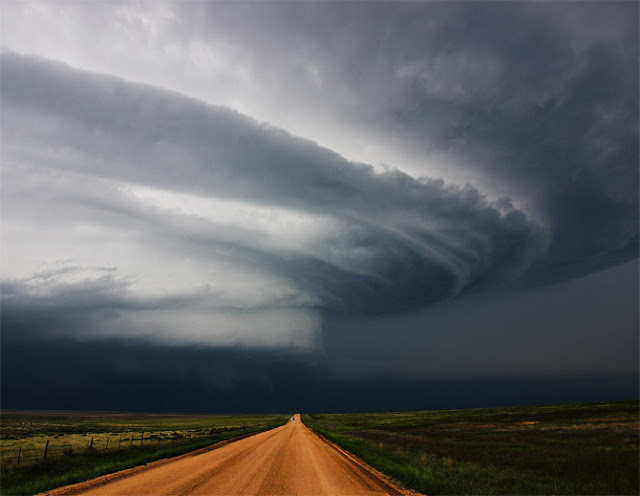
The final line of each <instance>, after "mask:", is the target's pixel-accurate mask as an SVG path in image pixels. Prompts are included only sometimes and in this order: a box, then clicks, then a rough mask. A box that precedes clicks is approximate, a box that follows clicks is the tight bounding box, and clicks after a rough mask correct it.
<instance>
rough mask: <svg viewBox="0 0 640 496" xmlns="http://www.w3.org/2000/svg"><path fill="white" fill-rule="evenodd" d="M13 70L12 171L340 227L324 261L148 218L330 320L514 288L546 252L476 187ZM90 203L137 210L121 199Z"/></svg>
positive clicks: (128, 92) (8, 133) (528, 226)
mask: <svg viewBox="0 0 640 496" xmlns="http://www.w3.org/2000/svg"><path fill="white" fill-rule="evenodd" d="M2 69H3V70H2V96H3V103H4V109H3V113H4V116H5V119H9V120H10V121H11V122H12V124H13V125H12V126H3V129H2V133H3V141H4V143H5V147H4V149H3V152H4V154H5V156H6V157H8V158H9V159H10V160H13V161H17V162H24V163H39V162H43V161H44V162H45V163H49V164H51V166H52V167H54V168H55V169H58V170H60V171H61V172H62V173H70V172H74V173H79V174H88V175H97V176H101V177H107V178H110V179H114V180H118V181H124V182H126V183H133V184H143V185H152V186H155V187H160V188H164V189H168V190H173V191H178V192H182V193H184V192H188V193H195V194H198V195H203V196H212V197H217V198H227V199H233V200H242V201H249V202H253V203H257V204H266V205H271V206H273V205H275V206H277V207H281V208H286V209H291V210H293V211H294V212H305V213H309V214H315V215H323V216H328V217H329V218H331V219H332V222H334V223H335V224H336V225H338V226H339V229H337V230H336V231H335V233H334V234H329V235H328V236H325V237H324V239H320V240H319V241H318V242H317V243H316V244H315V249H316V250H317V251H318V252H319V253H318V254H317V255H316V256H309V255H308V254H305V253H295V252H293V253H292V252H290V251H285V252H284V253H282V252H278V251H275V250H267V249H263V250H260V249H259V248H257V247H255V246H253V245H252V244H251V242H252V240H251V239H249V240H247V239H242V237H241V236H239V235H238V234H237V233H235V234H231V235H230V236H231V239H227V238H225V237H224V236H222V233H221V232H220V231H219V230H217V229H216V230H215V231H209V232H207V233H206V234H202V233H197V232H189V231H188V229H187V232H186V233H185V229H181V228H179V227H178V226H177V225H175V226H173V225H170V224H169V223H168V222H167V220H166V219H151V218H150V217H149V215H148V214H147V216H146V217H147V218H146V219H138V220H141V221H142V224H143V225H145V224H146V225H151V226H154V227H153V229H155V226H156V225H158V224H160V225H162V224H163V223H164V224H165V225H166V226H167V229H165V234H166V235H167V236H168V237H169V238H172V239H175V240H177V241H178V242H180V243H182V244H181V246H183V247H186V246H187V245H188V244H190V245H191V249H190V250H189V251H190V252H192V253H196V252H197V250H196V249H195V248H194V247H197V246H198V245H202V246H204V247H208V248H213V249H215V247H216V246H218V245H220V244H223V245H227V246H230V251H232V252H234V254H235V255H234V256H235V257H237V258H239V259H242V260H246V261H248V262H249V263H253V264H255V265H257V266H261V267H262V268H263V269H265V270H268V271H273V272H275V273H277V274H279V275H282V276H284V277H286V278H288V279H290V280H292V281H294V282H295V284H296V285H298V286H300V287H302V288H303V289H304V290H305V291H307V292H310V293H312V294H314V295H316V296H317V297H319V303H317V305H319V306H320V307H321V308H324V309H330V310H333V311H347V312H352V311H355V312H364V313H365V314H367V313H371V312H376V313H377V312H386V311H397V310H403V309H407V308H412V307H418V306H420V305H424V304H428V303H430V302H434V301H437V300H440V299H442V298H446V297H449V296H453V295H455V294H458V293H460V292H461V291H463V290H464V289H465V288H467V287H472V286H478V285H480V286H482V285H485V284H489V285H491V284H495V283H499V282H501V281H504V280H509V279H512V278H513V277H514V276H517V275H518V274H519V273H521V272H522V271H523V270H525V269H526V268H527V267H528V266H529V265H530V264H531V262H532V261H533V260H534V259H535V258H536V257H539V256H540V255H541V253H542V252H543V250H544V247H545V242H546V239H545V232H544V230H543V229H542V228H541V227H539V226H538V225H537V224H536V223H535V222H533V221H531V220H530V219H529V218H527V216H526V215H525V214H523V213H522V212H521V211H518V210H516V209H514V208H512V207H510V206H509V205H504V204H503V205H500V206H498V205H492V204H489V203H488V202H486V201H485V199H484V198H483V197H482V195H481V194H480V193H479V192H478V191H477V190H476V189H474V188H473V187H471V186H468V185H467V186H465V187H463V188H459V187H455V186H449V185H445V183H444V182H443V181H441V180H434V179H428V178H423V179H420V180H416V179H413V178H412V177H410V176H408V175H406V174H404V173H402V172H400V171H398V170H391V171H388V172H385V173H376V172H374V171H373V169H372V168H371V167H369V166H366V165H362V164H354V163H350V162H348V161H346V160H344V159H343V158H341V157H340V156H339V155H337V154H335V153H333V152H331V151H329V150H327V149H324V148H320V147H319V146H317V145H316V144H314V143H312V142H309V141H306V140H302V139H298V138H295V137H293V136H291V135H289V134H287V133H285V132H283V131H280V130H277V129H274V128H270V127H269V126H266V125H262V124H258V123H256V122H255V121H252V120H250V119H248V118H246V117H243V116H241V115H239V114H238V113H236V112H233V111H231V110H229V109H225V108H221V107H213V106H206V105H203V104H202V103H199V102H197V101H194V100H189V99H186V98H184V97H181V96H178V95H173V94H170V93H167V92H164V91H161V90H158V89H154V88H149V87H142V86H136V85H131V84H127V83H124V82H122V81H118V80H114V79H111V78H108V77H104V76H98V75H92V74H86V73H82V72H78V71H72V70H70V69H68V68H66V67H64V66H62V65H60V64H54V63H50V62H44V61H38V60H35V59H30V58H25V57H20V56H17V55H4V56H3V59H2ZM75 195H76V196H77V194H75ZM67 196H68V195H67ZM81 201H82V202H83V203H93V202H95V201H102V202H105V203H106V208H111V209H116V208H124V209H125V213H126V209H127V208H128V207H127V206H126V205H122V204H120V203H118V204H115V203H114V199H113V197H107V198H100V199H98V200H93V201H92V200H91V199H90V198H84V199H82V198H81ZM131 213H133V214H134V215H138V214H139V212H136V211H135V210H134V209H132V210H131ZM125 222H127V221H125ZM128 223H131V222H128ZM132 227H133V226H132ZM143 229H149V228H148V227H143ZM183 238H186V239H183ZM201 255H202V256H205V257H206V254H201Z"/></svg>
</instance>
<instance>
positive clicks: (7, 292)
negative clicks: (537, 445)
mask: <svg viewBox="0 0 640 496" xmlns="http://www.w3.org/2000/svg"><path fill="white" fill-rule="evenodd" d="M1 14H2V26H1V28H2V29H1V31H2V34H1V50H2V54H1V59H0V60H1V62H0V84H1V86H0V103H1V107H0V108H1V123H0V136H1V142H0V144H1V148H0V158H1V163H2V175H1V208H2V209H1V220H2V223H1V249H2V251H1V257H2V258H1V272H0V276H1V278H2V287H1V289H2V292H1V304H2V406H3V407H4V408H80V409H82V408H97V409H128V410H134V409H143V410H145V409H146V410H149V409H163V410H173V411H178V410H202V411H205V410H206V411H232V410H252V411H267V410H270V411H273V410H281V411H283V410H288V409H291V410H305V409H307V410H309V409H311V410H316V411H317V410H327V411H329V410H331V411H340V410H366V409H382V410H385V409H387V410H390V409H401V408H446V407H460V406H476V405H478V406H479V405H490V404H496V405H497V404H516V403H535V402H537V403H543V402H555V401H591V400H599V399H603V400H606V399H624V398H628V397H637V394H638V361H639V356H638V354H639V352H638V349H639V343H638V327H639V322H638V297H639V290H638V270H639V265H638V255H639V254H638V243H639V237H638V230H639V216H638V212H639V203H638V189H639V166H638V162H639V143H638V135H639V126H638V120H639V119H638V116H639V98H638V95H639V88H638V75H639V60H640V58H639V50H640V49H639V46H640V44H639V38H638V36H639V35H638V25H639V23H638V19H639V7H638V3H637V2H634V1H629V2H618V1H606V2H530V3H529V2H242V1H240V2H175V3H171V2H157V3H156V2H154V3H152V2H143V3H138V2H136V3H133V2H117V1H110V2H65V1H60V2H42V3H40V2H12V1H5V2H3V3H2V8H1ZM27 364H29V365H27ZM34 364H37V365H34ZM25 368H26V369H27V370H26V371H25ZM43 377H44V378H43ZM96 384H98V385H100V387H99V388H97V389H96V388H95V385H96ZM90 388H93V389H94V390H95V391H98V392H99V394H98V393H86V390H87V389H90ZM24 391H31V394H29V395H25V393H24ZM105 391H106V392H108V393H109V394H106V393H105ZM140 391H144V393H142V394H140ZM116 396H117V397H118V400H117V401H116V400H115V399H114V397H116ZM385 398H387V400H385Z"/></svg>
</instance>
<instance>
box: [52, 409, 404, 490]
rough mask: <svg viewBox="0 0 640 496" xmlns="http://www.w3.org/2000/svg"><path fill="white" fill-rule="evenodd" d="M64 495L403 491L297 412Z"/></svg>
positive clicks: (77, 488)
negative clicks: (265, 427) (214, 445)
mask: <svg viewBox="0 0 640 496" xmlns="http://www.w3.org/2000/svg"><path fill="white" fill-rule="evenodd" d="M85 487H86V486H85ZM57 493H58V492H57ZM58 494H63V493H58ZM64 494H83V495H95V496H97V495H110V496H112V495H126V496H131V495H136V496H142V495H162V496H168V495H225V496H227V495H260V496H268V495H279V496H282V495H297V496H310V495H316V494H317V495H322V494H326V495H334V496H339V495H350V496H355V495H362V494H403V493H401V492H400V491H398V490H397V489H395V488H394V487H392V486H391V485H390V484H388V483H387V482H385V481H384V480H382V479H381V478H380V477H378V476H377V475H376V474H374V473H373V472H371V471H370V470H368V469H367V468H366V467H364V466H363V465H362V464H361V463H359V462H358V461H357V460H355V459H353V458H352V457H350V456H349V455H348V454H347V453H344V452H342V451H341V450H339V449H337V448H336V447H334V446H333V445H331V444H329V443H327V442H326V441H324V440H322V439H321V438H320V437H318V436H317V435H316V434H314V433H313V432H312V431H311V430H309V429H308V428H307V427H305V426H304V425H303V423H302V422H301V421H300V416H299V415H297V414H296V415H295V420H294V421H289V422H288V423H287V424H285V425H283V426H281V427H278V428H276V429H273V430H271V431H267V432H262V433H260V434H256V435H255V436H251V437H247V438H245V439H241V440H239V441H236V442H233V443H230V444H227V445H225V446H222V447H220V448H218V449H214V450H212V451H209V452H206V453H202V454H199V455H195V456H188V457H182V458H178V459H176V460H175V461H171V462H169V463H165V464H162V465H159V466H157V467H151V468H149V469H147V470H144V471H141V472H138V473H133V474H131V475H129V476H127V477H125V478H121V479H119V480H114V481H111V482H107V483H105V484H103V485H99V486H97V487H95V486H94V487H92V488H90V489H88V490H82V486H80V487H76V488H74V489H73V490H72V491H68V490H67V491H64Z"/></svg>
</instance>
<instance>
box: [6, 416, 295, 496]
mask: <svg viewBox="0 0 640 496" xmlns="http://www.w3.org/2000/svg"><path fill="white" fill-rule="evenodd" d="M287 419H288V415H240V416H228V415H219V416H205V415H162V414H161V415H155V414H95V413H86V414H83V413H65V414H60V413H58V414H56V413H54V412H3V413H2V423H1V425H0V436H1V439H2V444H1V447H0V468H1V470H2V494H32V493H35V492H39V491H44V490H47V489H51V488H54V487H58V486H61V485H64V484H70V483H72V482H78V481H81V480H86V479H89V478H92V477H97V476H99V475H103V474H106V473H110V472H114V471H116V470H122V469H125V468H129V467H133V466H136V465H140V464H144V463H147V462H149V461H153V460H158V459H161V458H165V457H168V456H176V455H179V454H181V453H186V452H189V451H192V450H195V449H198V448H201V447H204V446H207V445H209V444H212V443H215V442H218V441H222V440H225V439H230V438H233V437H238V436H241V435H244V434H248V433H252V432H258V431H262V430H266V429H269V428H271V427H274V426H277V425H281V424H283V423H285V422H286V421H287ZM45 453H46V456H45Z"/></svg>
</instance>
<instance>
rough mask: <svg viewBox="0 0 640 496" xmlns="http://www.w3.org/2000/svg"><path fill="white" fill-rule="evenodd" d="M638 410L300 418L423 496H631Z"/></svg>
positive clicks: (613, 405) (592, 407)
mask: <svg viewBox="0 0 640 496" xmlns="http://www.w3.org/2000/svg"><path fill="white" fill-rule="evenodd" d="M638 414H639V402H638V401H624V402H610V403H594V404H578V405H553V406H539V407H514V408H487V409H473V410H447V411H426V412H398V413H370V414H361V413H358V414H324V415H303V420H304V421H305V423H306V424H307V425H308V426H310V427H311V428H313V429H314V430H316V431H317V432H320V433H321V434H323V435H324V436H326V437H327V438H329V439H330V440H332V441H333V442H335V443H336V444H338V445H340V446H341V447H342V448H344V449H346V450H348V451H350V452H351V453H353V454H355V455H356V456H358V457H359V458H360V459H362V460H363V461H365V462H366V463H368V464H369V465H371V466H372V467H374V468H376V469H378V470H380V471H381V472H383V473H385V474H387V475H389V476H391V477H392V478H394V479H396V480H397V481H399V482H400V483H401V484H402V485H404V487H406V488H409V489H413V490H415V491H419V492H421V493H424V494H640V488H639V477H640V474H639V462H640V459H639V453H638V445H639V442H640V437H639V432H640V431H639V418H638Z"/></svg>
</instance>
